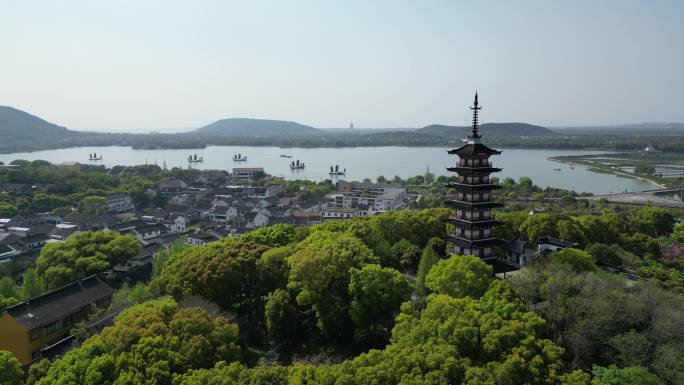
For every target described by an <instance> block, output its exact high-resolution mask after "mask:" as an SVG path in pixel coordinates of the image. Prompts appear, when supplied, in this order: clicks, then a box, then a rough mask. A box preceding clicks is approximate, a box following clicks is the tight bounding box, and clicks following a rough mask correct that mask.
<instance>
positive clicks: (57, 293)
mask: <svg viewBox="0 0 684 385" xmlns="http://www.w3.org/2000/svg"><path fill="white" fill-rule="evenodd" d="M113 293H114V289H112V288H111V287H110V286H108V285H107V284H106V283H104V282H102V281H101V280H100V279H98V278H97V276H95V275H93V276H90V277H88V278H84V279H82V280H80V281H76V282H72V283H70V284H69V285H66V286H64V287H61V288H59V289H56V290H53V291H51V292H48V293H45V294H43V295H40V296H38V297H35V298H31V299H29V300H27V301H26V302H22V303H20V304H17V305H14V306H12V307H9V308H7V310H5V311H4V312H3V313H2V314H1V315H0V350H8V351H10V352H12V353H14V355H15V356H16V357H17V359H19V362H21V363H22V365H26V364H29V363H31V362H32V361H34V360H36V359H38V358H40V356H41V351H42V350H43V349H44V348H45V347H48V346H50V345H53V344H55V343H56V342H58V341H60V340H62V339H64V338H65V337H67V336H68V334H69V330H70V329H71V327H72V326H73V325H74V324H75V323H77V322H79V321H81V320H83V319H85V317H86V315H87V314H88V313H90V312H91V310H92V308H93V306H96V307H104V306H107V305H108V304H109V303H110V302H111V299H112V294H113Z"/></svg>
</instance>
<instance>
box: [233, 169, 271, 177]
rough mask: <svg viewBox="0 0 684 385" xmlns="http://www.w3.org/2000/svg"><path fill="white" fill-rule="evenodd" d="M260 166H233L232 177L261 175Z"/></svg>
mask: <svg viewBox="0 0 684 385" xmlns="http://www.w3.org/2000/svg"><path fill="white" fill-rule="evenodd" d="M263 174H264V169H263V168H262V167H233V178H235V179H254V178H255V177H256V176H257V175H263Z"/></svg>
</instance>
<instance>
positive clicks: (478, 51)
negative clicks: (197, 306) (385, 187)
mask: <svg viewBox="0 0 684 385" xmlns="http://www.w3.org/2000/svg"><path fill="white" fill-rule="evenodd" d="M0 5H1V6H2V9H3V12H2V14H0V34H2V36H3V37H5V38H4V39H2V40H1V41H0V50H2V52H3V60H2V62H0V70H1V71H0V84H2V87H0V105H7V106H12V107H15V108H18V109H21V110H24V111H26V112H29V113H31V114H34V115H37V116H39V117H41V118H44V119H46V120H48V121H50V122H53V123H55V124H59V125H63V126H66V127H68V128H70V129H75V130H115V131H130V132H149V131H151V130H156V131H160V132H177V131H182V130H187V129H191V128H196V127H200V126H204V125H206V124H209V123H211V122H213V121H215V120H218V119H222V118H232V117H249V118H265V119H282V120H290V121H296V122H299V123H302V124H307V125H311V126H314V127H321V128H330V127H347V126H348V125H349V123H350V122H354V125H355V127H358V128H376V127H378V128H386V127H422V126H425V125H428V124H432V123H442V124H453V125H467V124H468V121H469V110H468V108H467V106H468V105H470V103H471V101H472V96H473V92H474V91H475V90H476V89H477V90H478V91H479V92H480V95H481V102H482V104H483V105H484V110H483V114H482V115H483V116H482V118H483V121H484V122H527V123H531V124H538V125H543V126H583V125H587V126H600V125H612V124H625V123H640V122H654V121H656V122H682V121H684V109H682V101H683V100H684V71H682V68H684V50H682V49H681V42H682V40H683V38H684V24H682V23H681V20H682V19H684V2H680V1H674V0H672V1H659V2H648V1H603V2H592V1H577V2H570V3H565V4H561V3H556V2H554V3H550V2H546V1H532V0H527V1H520V2H503V1H489V2H478V3H477V4H474V3H465V2H463V3H456V2H448V1H428V2H420V3H418V2H410V1H389V0H386V1H377V2H372V3H370V2H363V1H360V0H356V1H349V2H344V3H343V4H336V3H332V2H306V1H303V0H302V1H288V2H278V1H264V2H258V3H256V2H249V3H246V2H245V3H243V2H220V1H198V2H193V3H192V4H190V3H184V2H180V1H146V2H133V1H122V2H118V3H116V4H103V3H92V2H87V1H73V2H69V3H64V4H63V3H53V2H42V1H41V2H30V3H28V2H10V1H3V2H1V3H0ZM678 47H679V48H678Z"/></svg>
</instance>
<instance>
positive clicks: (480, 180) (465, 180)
mask: <svg viewBox="0 0 684 385" xmlns="http://www.w3.org/2000/svg"><path fill="white" fill-rule="evenodd" d="M458 181H459V183H463V184H468V183H471V184H492V180H491V179H489V178H474V177H470V176H459V177H458Z"/></svg>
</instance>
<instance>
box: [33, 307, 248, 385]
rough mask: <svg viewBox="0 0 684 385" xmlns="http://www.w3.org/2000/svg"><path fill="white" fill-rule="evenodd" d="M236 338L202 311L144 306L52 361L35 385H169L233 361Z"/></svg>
mask: <svg viewBox="0 0 684 385" xmlns="http://www.w3.org/2000/svg"><path fill="white" fill-rule="evenodd" d="M237 338H238V328H237V326H235V325H233V324H230V323H228V322H227V321H226V320H225V319H224V318H222V317H216V318H212V317H211V316H209V314H208V313H207V312H206V311H204V310H202V309H199V308H186V309H182V310H177V305H176V303H175V302H174V301H173V300H171V299H169V298H163V299H160V300H156V301H150V302H145V303H143V304H140V305H136V306H133V307H132V308H130V309H127V310H125V311H123V312H122V313H121V314H119V315H118V316H117V317H116V321H115V323H114V326H112V327H109V328H105V329H104V330H103V331H102V333H101V334H99V335H97V336H94V337H91V338H90V339H88V340H87V341H86V342H85V343H84V344H83V345H82V346H81V347H79V348H76V349H72V350H70V351H69V352H68V353H67V354H66V355H65V356H64V357H63V358H61V359H59V360H57V361H55V362H54V363H53V364H52V365H51V366H50V368H49V369H48V372H47V375H45V376H44V377H43V378H41V379H40V380H39V381H38V382H37V384H38V385H53V384H102V385H111V384H117V385H118V384H171V382H172V380H173V378H174V377H176V376H177V375H179V374H183V373H186V372H187V371H189V370H192V369H200V368H209V367H212V366H213V365H214V363H215V362H219V361H224V362H233V361H237V360H238V358H239V356H240V348H239V346H238V345H237Z"/></svg>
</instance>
